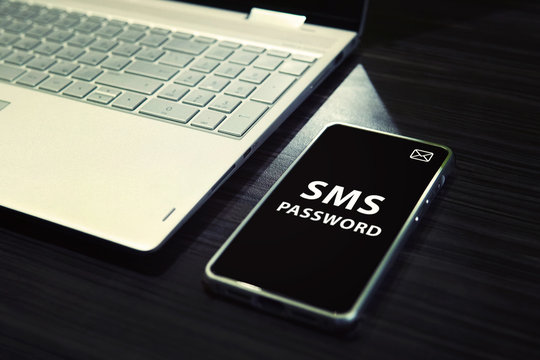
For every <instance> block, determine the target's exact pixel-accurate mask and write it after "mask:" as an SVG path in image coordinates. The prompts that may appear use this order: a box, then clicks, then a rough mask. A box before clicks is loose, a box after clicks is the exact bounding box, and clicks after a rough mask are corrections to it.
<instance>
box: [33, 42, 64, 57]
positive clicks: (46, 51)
mask: <svg viewBox="0 0 540 360" xmlns="http://www.w3.org/2000/svg"><path fill="white" fill-rule="evenodd" d="M60 49H62V45H60V44H55V43H51V42H45V43H43V44H41V45H39V46H38V47H37V48H35V49H34V52H35V53H38V54H42V55H53V54H55V53H57V52H58V50H60Z"/></svg>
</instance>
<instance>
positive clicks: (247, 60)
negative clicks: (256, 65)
mask: <svg viewBox="0 0 540 360" xmlns="http://www.w3.org/2000/svg"><path fill="white" fill-rule="evenodd" d="M258 57H259V55H257V54H252V53H249V52H246V51H237V52H236V53H234V54H233V55H232V56H231V57H230V58H229V62H232V63H234V64H239V65H245V66H247V65H249V64H251V63H252V62H253V61H254V60H255V59H256V58H258Z"/></svg>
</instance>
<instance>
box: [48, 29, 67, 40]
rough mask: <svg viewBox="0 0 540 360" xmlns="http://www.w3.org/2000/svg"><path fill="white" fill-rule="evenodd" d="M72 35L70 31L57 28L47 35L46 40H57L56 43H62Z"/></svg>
mask: <svg viewBox="0 0 540 360" xmlns="http://www.w3.org/2000/svg"><path fill="white" fill-rule="evenodd" d="M72 36H73V34H72V32H71V31H68V30H59V29H57V30H54V31H53V32H52V33H50V34H49V35H48V36H47V40H49V41H53V42H57V43H63V42H64V41H67V40H68V39H69V38H71V37H72Z"/></svg>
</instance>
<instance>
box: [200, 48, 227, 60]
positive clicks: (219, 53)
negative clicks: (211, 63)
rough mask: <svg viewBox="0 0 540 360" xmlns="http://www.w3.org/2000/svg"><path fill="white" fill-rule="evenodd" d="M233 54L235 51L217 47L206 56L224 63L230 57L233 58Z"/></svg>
mask: <svg viewBox="0 0 540 360" xmlns="http://www.w3.org/2000/svg"><path fill="white" fill-rule="evenodd" d="M232 53H233V51H232V50H230V49H227V48H224V47H219V46H215V47H213V48H212V49H210V50H208V51H207V52H206V54H205V55H204V56H206V57H207V58H209V59H214V60H220V61H223V60H225V59H227V58H228V57H229V56H231V55H232Z"/></svg>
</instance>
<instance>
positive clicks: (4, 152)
mask: <svg viewBox="0 0 540 360" xmlns="http://www.w3.org/2000/svg"><path fill="white" fill-rule="evenodd" d="M227 3H232V6H234V8H232V7H231V8H229V9H224V8H217V7H214V6H208V5H209V4H204V6H203V5H201V4H193V3H189V4H188V3H181V2H176V1H162V0H100V1H86V0H54V1H53V0H50V1H35V2H29V3H26V2H23V1H16V2H14V1H7V0H0V206H2V207H5V208H9V209H13V210H16V211H18V212H22V213H25V214H29V215H32V216H34V217H38V218H41V219H44V220H47V221H50V222H53V223H57V224H60V225H63V226H66V227H69V228H72V229H75V230H78V231H81V232H83V233H87V234H90V235H93V236H97V237H99V238H102V239H105V240H108V241H111V242H114V243H117V244H120V245H123V246H127V247H129V248H133V249H136V250H140V251H149V250H153V249H156V248H157V247H159V246H160V244H162V243H163V242H164V241H166V240H167V238H168V237H169V236H170V235H171V234H172V233H173V232H174V231H175V229H177V228H178V227H180V226H181V225H182V224H183V223H184V222H185V221H186V219H188V217H189V216H190V215H191V214H193V213H194V211H195V210H196V209H197V208H198V207H199V206H200V205H201V204H202V203H203V202H204V201H205V199H207V198H208V197H209V196H210V195H211V194H212V193H213V192H214V191H215V190H216V188H217V187H218V186H219V185H220V184H221V183H222V182H223V181H224V180H225V179H227V177H228V176H229V175H230V174H231V173H232V172H233V171H234V170H235V169H237V168H238V167H239V165H240V164H242V162H243V161H244V160H245V159H246V158H247V157H248V156H249V155H250V154H251V153H252V152H253V150H254V149H255V148H257V146H259V145H260V144H261V142H263V141H264V139H265V138H267V137H268V136H269V135H270V134H271V133H272V132H273V131H274V130H275V129H276V127H277V126H279V124H280V123H281V122H282V121H283V120H285V119H286V117H287V116H288V115H289V114H290V113H291V112H292V111H293V109H294V108H295V107H297V106H298V105H299V104H300V102H301V101H302V100H303V99H304V98H306V96H308V94H309V93H310V92H311V91H312V90H313V88H314V87H315V86H317V85H318V84H319V83H320V82H321V81H322V79H323V78H324V77H325V76H326V75H328V74H329V72H330V71H331V70H332V69H333V68H335V67H336V66H337V64H338V63H339V61H340V60H341V59H342V58H343V56H344V55H346V54H347V53H348V52H350V51H352V49H353V48H354V47H355V46H356V44H357V42H358V38H359V32H360V29H361V25H362V20H363V16H364V13H365V11H364V5H365V4H364V2H363V1H356V2H354V3H349V2H342V4H340V2H333V3H332V4H331V5H332V8H331V9H324V8H323V6H324V4H325V2H320V1H309V2H308V1H300V2H298V1H296V2H295V1H283V2H280V1H278V2H276V1H268V3H267V4H265V3H264V2H263V1H260V2H259V3H258V5H259V7H258V8H253V7H252V6H251V5H250V3H248V2H247V1H245V2H242V1H232V2H226V1H222V2H219V5H220V6H223V7H225V6H227V5H228V4H227ZM280 3H281V4H280ZM293 14H294V15H293ZM344 14H346V15H344ZM333 19H339V21H340V22H341V23H340V24H332V20H333ZM319 24H323V25H319ZM340 27H341V28H340Z"/></svg>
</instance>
